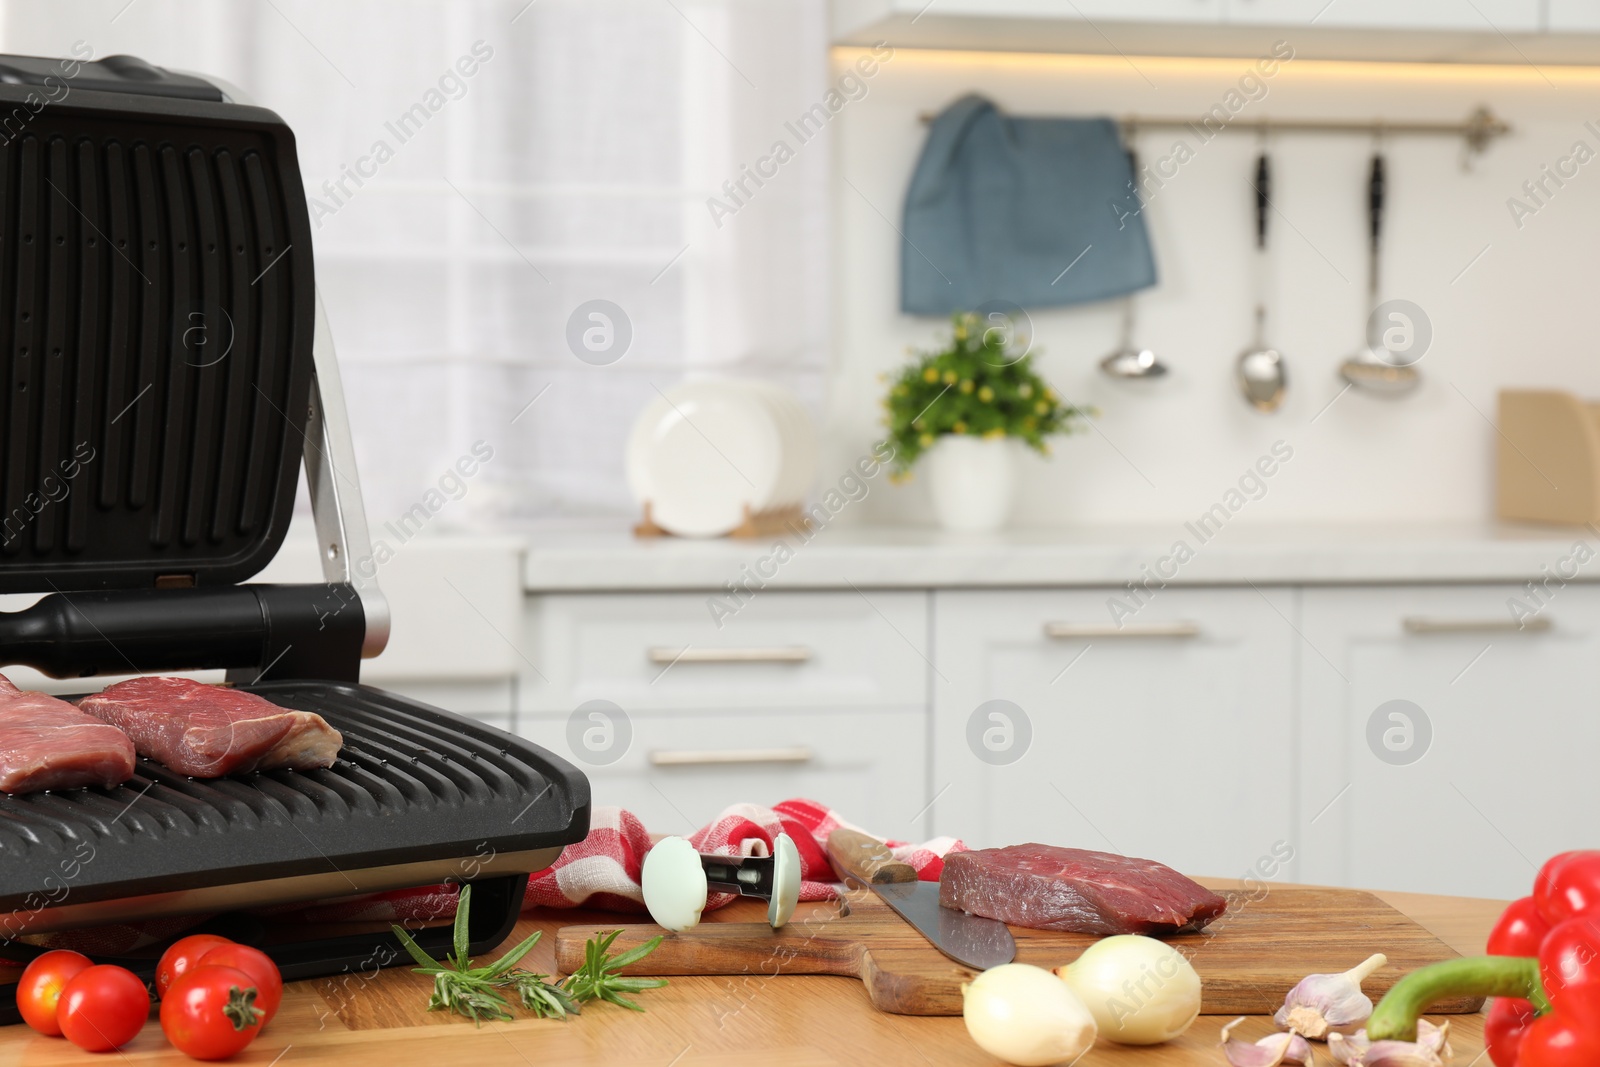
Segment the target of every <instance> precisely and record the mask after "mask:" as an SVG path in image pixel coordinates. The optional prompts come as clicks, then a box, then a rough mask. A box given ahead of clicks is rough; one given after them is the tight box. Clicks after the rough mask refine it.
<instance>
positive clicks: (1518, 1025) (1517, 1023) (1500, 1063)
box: [1483, 997, 1534, 1067]
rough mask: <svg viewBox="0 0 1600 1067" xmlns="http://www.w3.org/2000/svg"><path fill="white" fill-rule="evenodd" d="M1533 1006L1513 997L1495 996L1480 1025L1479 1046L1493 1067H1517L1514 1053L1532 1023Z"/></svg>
mask: <svg viewBox="0 0 1600 1067" xmlns="http://www.w3.org/2000/svg"><path fill="white" fill-rule="evenodd" d="M1533 1017H1534V1016H1533V1005H1532V1004H1530V1003H1528V1002H1527V1001H1526V1000H1517V999H1515V998H1514V997H1495V998H1494V1003H1493V1004H1492V1005H1491V1006H1490V1007H1489V1017H1488V1018H1487V1019H1485V1020H1484V1023H1483V1043H1484V1046H1485V1047H1486V1048H1488V1050H1489V1059H1491V1060H1493V1061H1494V1065H1495V1067H1519V1064H1518V1052H1517V1050H1518V1049H1519V1048H1520V1047H1521V1045H1522V1037H1523V1035H1524V1034H1526V1033H1527V1031H1528V1027H1529V1026H1530V1025H1532V1023H1533Z"/></svg>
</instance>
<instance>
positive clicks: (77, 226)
mask: <svg viewBox="0 0 1600 1067" xmlns="http://www.w3.org/2000/svg"><path fill="white" fill-rule="evenodd" d="M30 91H31V90H29V89H28V88H27V87H24V86H6V85H0V114H11V113H13V110H12V109H13V106H14V100H15V99H20V98H22V97H25V96H26V95H27V93H28V92H30ZM311 251H312V250H311V234H310V223H309V220H308V216H307V213H306V203H305V195H304V192H303V190H302V189H301V186H300V177H299V170H298V163H297V162H296V157H295V151H294V137H293V135H292V134H291V133H290V132H289V129H288V127H287V126H285V125H284V124H283V122H282V120H281V119H279V118H278V117H277V116H276V115H274V114H272V113H271V112H270V111H265V110H262V109H259V108H249V107H240V106H237V105H232V104H223V103H210V102H205V101H175V100H165V99H160V98H154V97H135V96H126V95H122V94H116V93H95V92H87V91H81V92H74V93H72V94H71V95H70V96H68V97H67V98H66V99H65V100H64V101H63V102H61V103H58V104H52V105H50V106H48V107H45V108H44V109H43V110H41V111H39V113H38V114H36V115H33V116H32V117H31V118H30V119H29V120H28V121H27V122H25V123H20V124H18V123H13V124H12V125H11V126H8V127H6V129H5V130H4V131H3V133H0V445H3V456H4V458H3V461H0V591H24V590H44V589H48V588H49V587H50V584H55V585H57V586H59V587H60V588H64V589H88V588H105V587H116V586H120V587H146V588H148V587H150V586H151V585H153V584H154V582H155V580H156V578H157V577H160V576H170V575H180V576H191V577H192V578H193V580H194V581H195V582H196V583H198V584H215V583H227V584H233V583H235V582H238V581H242V580H244V579H245V578H248V577H249V576H250V575H252V574H254V573H256V571H258V570H259V569H260V568H261V566H263V565H264V564H265V563H266V561H267V560H269V559H270V558H271V557H272V555H273V553H274V552H275V551H276V549H277V546H278V544H279V542H280V541H281V540H282V536H283V532H284V530H285V529H286V527H287V524H288V519H289V511H290V509H291V507H292V504H293V495H294V489H295V482H296V479H297V478H298V474H299V463H300V457H301V452H302V447H303V433H304V428H305V422H306V411H307V397H308V396H309V388H310V381H311V365H312V359H311V342H312V327H313V322H314V311H315V307H314V281H313V273H312V254H311ZM47 580H48V581H47Z"/></svg>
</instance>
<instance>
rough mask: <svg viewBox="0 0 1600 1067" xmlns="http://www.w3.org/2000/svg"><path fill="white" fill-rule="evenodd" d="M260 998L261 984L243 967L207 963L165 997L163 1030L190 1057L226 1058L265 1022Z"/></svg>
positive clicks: (257, 1032)
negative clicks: (258, 1003) (243, 969)
mask: <svg viewBox="0 0 1600 1067" xmlns="http://www.w3.org/2000/svg"><path fill="white" fill-rule="evenodd" d="M256 996H257V990H256V984H255V980H254V979H253V978H251V977H250V975H248V974H246V973H245V972H243V971H241V970H239V968H237V967H219V966H217V965H216V964H214V963H202V964H201V965H200V966H198V967H195V968H194V969H193V970H191V971H189V972H188V973H186V974H184V975H183V976H182V977H180V978H178V979H177V981H175V982H173V983H172V985H171V987H170V988H168V989H167V995H166V996H165V997H163V998H161V1032H162V1033H164V1034H166V1035H167V1040H168V1041H170V1042H172V1044H173V1045H174V1046H175V1047H176V1048H177V1049H178V1051H179V1052H182V1053H183V1054H184V1055H186V1056H190V1057H192V1058H194V1059H197V1060H225V1059H227V1058H228V1057H229V1056H232V1055H233V1054H234V1053H236V1052H239V1051H241V1050H243V1049H244V1047H245V1046H246V1045H248V1044H250V1042H252V1041H254V1040H255V1039H256V1035H257V1034H259V1033H260V1032H261V1027H262V1026H263V1025H264V1024H265V1016H264V1015H263V1013H262V1011H261V1009H260V1008H259V1007H258V1006H257V1005H256Z"/></svg>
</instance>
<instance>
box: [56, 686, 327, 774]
mask: <svg viewBox="0 0 1600 1067" xmlns="http://www.w3.org/2000/svg"><path fill="white" fill-rule="evenodd" d="M78 706H79V707H80V708H82V709H83V710H84V711H86V712H88V713H89V714H90V715H93V716H94V717H95V718H97V719H100V720H102V721H104V722H108V723H110V724H111V725H113V726H118V727H121V728H122V729H123V730H124V731H126V732H127V734H128V736H129V737H131V738H133V743H134V744H135V745H136V746H138V749H139V754H140V755H141V756H149V757H150V758H151V759H153V760H155V761H156V762H157V763H163V764H166V766H168V767H170V768H171V769H172V770H174V771H177V772H178V773H179V774H187V775H189V776H190V777H191V778H221V777H222V776H223V775H226V774H246V773H249V772H250V771H272V770H280V769H289V770H297V771H306V770H311V769H312V768H315V767H331V766H332V765H333V761H334V758H335V757H337V756H338V754H339V746H340V745H342V744H344V738H342V737H340V736H339V731H337V730H335V729H334V728H333V727H331V726H329V725H328V724H327V722H326V721H325V720H324V719H323V718H322V716H320V715H315V714H312V713H311V712H309V711H290V710H289V709H287V708H280V707H278V705H276V704H274V703H272V702H271V701H267V700H263V699H261V698H260V697H258V696H256V695H255V694H254V693H243V692H240V691H239V690H237V689H228V688H226V687H224V686H219V685H205V684H203V683H201V682H196V681H191V680H190V679H188V678H130V679H129V680H128V681H126V682H118V683H117V684H116V685H113V686H109V687H107V689H106V690H105V691H104V692H102V693H96V694H95V695H93V696H87V697H84V698H83V700H81V701H80V702H79V703H78Z"/></svg>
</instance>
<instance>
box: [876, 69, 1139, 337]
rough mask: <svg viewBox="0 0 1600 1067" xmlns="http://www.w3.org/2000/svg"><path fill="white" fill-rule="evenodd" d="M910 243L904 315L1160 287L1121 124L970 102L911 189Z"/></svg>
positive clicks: (1049, 302)
mask: <svg viewBox="0 0 1600 1067" xmlns="http://www.w3.org/2000/svg"><path fill="white" fill-rule="evenodd" d="M905 238H906V239H905V242H904V244H903V246H902V247H901V250H900V307H901V310H903V311H905V312H907V313H909V314H912V315H948V314H950V313H952V312H956V311H971V310H974V309H976V308H978V307H979V306H980V305H982V304H984V303H985V302H987V301H991V300H1002V301H1008V302H1010V303H1013V304H1016V305H1018V306H1020V307H1050V306H1055V305H1061V304H1082V303H1087V302H1089V301H1094V300H1105V299H1108V298H1110V297H1115V296H1122V295H1124V294H1127V293H1132V292H1135V291H1137V290H1139V289H1145V288H1148V287H1150V286H1152V285H1154V284H1155V283H1156V267H1155V260H1154V257H1153V256H1152V255H1151V252H1150V238H1149V236H1148V235H1147V234H1146V232H1145V226H1144V218H1143V214H1142V212H1141V210H1140V206H1139V199H1138V194H1137V191H1136V190H1135V187H1134V184H1133V170H1132V168H1131V166H1130V165H1129V161H1128V155H1127V152H1126V150H1125V149H1124V148H1123V146H1122V142H1121V139H1120V138H1119V137H1118V135H1117V127H1116V124H1115V123H1113V122H1112V121H1111V120H1110V119H1103V118H1101V119H1031V118H1008V117H1006V116H1005V115H1002V114H1001V113H1000V112H999V111H998V110H997V109H996V108H995V106H994V104H992V103H990V102H989V101H988V100H985V99H984V98H983V97H981V96H965V97H962V98H961V99H960V100H958V101H956V102H955V103H954V104H951V105H950V106H949V107H948V108H946V109H945V110H944V112H943V113H942V114H941V115H939V117H938V118H937V119H935V120H934V122H933V126H932V128H931V129H930V130H929V132H928V140H927V143H926V144H925V145H923V148H922V157H921V158H920V159H919V160H918V161H917V169H916V172H915V173H914V174H913V175H912V177H911V188H910V189H909V190H908V191H907V193H906V207H905ZM1069 266H1070V268H1071V269H1068V268H1069ZM1063 272H1064V273H1063Z"/></svg>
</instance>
